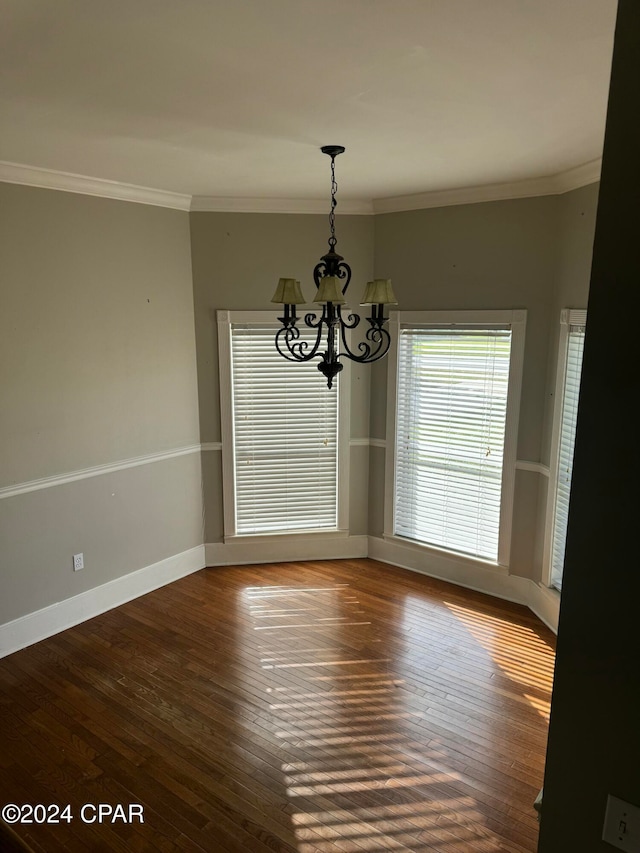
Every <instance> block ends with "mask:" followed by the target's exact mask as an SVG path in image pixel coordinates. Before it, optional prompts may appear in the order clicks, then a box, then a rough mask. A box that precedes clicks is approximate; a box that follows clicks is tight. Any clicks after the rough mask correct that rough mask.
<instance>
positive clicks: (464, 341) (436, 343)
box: [394, 327, 511, 562]
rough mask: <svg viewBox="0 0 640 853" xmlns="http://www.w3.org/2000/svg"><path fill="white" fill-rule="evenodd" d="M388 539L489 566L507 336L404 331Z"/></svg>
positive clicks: (496, 511) (495, 531)
mask: <svg viewBox="0 0 640 853" xmlns="http://www.w3.org/2000/svg"><path fill="white" fill-rule="evenodd" d="M398 347H399V348H398V402H397V414H396V478H395V502H394V531H395V533H396V534H397V535H399V536H404V537H407V538H409V539H414V540H417V541H420V542H423V543H425V544H431V545H435V546H437V547H441V548H445V549H448V550H452V551H457V552H461V553H464V554H468V555H472V556H476V557H481V558H483V559H487V560H492V561H494V562H497V559H498V537H499V528H500V503H501V488H502V467H503V453H504V439H505V424H506V411H507V391H508V385H509V362H510V352H511V331H510V329H509V328H490V329H477V328H476V329H473V328H459V327H450V328H446V329H443V328H440V329H438V328H411V329H410V328H404V329H401V332H400V339H399V345H398Z"/></svg>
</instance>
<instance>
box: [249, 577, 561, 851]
mask: <svg viewBox="0 0 640 853" xmlns="http://www.w3.org/2000/svg"><path fill="white" fill-rule="evenodd" d="M246 597H247V602H248V605H249V608H250V611H251V614H252V616H253V620H254V622H253V624H254V629H255V631H256V636H257V637H258V638H259V640H258V657H259V666H260V668H261V669H262V670H263V671H268V672H269V673H270V675H269V677H270V678H271V679H272V681H271V683H270V686H269V687H268V688H267V697H268V701H269V710H270V713H271V719H272V723H273V732H274V734H275V735H276V736H277V737H278V738H279V739H280V740H281V742H282V746H283V749H284V750H285V751H286V752H287V754H288V755H289V756H290V760H289V761H286V762H283V764H282V772H283V777H284V783H285V785H286V788H287V793H288V796H289V799H290V804H289V806H288V807H287V812H288V813H289V815H290V818H291V821H292V824H293V827H294V829H295V834H296V839H297V842H298V851H299V853H332V851H353V853H363V851H369V853H383V851H389V850H399V851H418V850H419V851H429V850H433V851H438V853H440V851H442V853H445V851H446V853H467V851H474V853H497V851H505V850H507V849H509V848H508V847H506V846H505V841H504V838H503V837H501V836H500V833H499V831H498V830H499V829H500V826H499V821H500V820H503V821H504V819H505V818H504V816H502V817H500V816H499V815H497V816H496V820H495V821H494V823H493V825H487V823H488V822H487V818H486V815H485V814H484V813H483V812H481V811H480V810H479V808H478V803H477V801H476V799H475V798H474V797H473V796H472V795H470V794H468V793H466V792H463V791H461V790H460V789H461V788H462V789H465V790H466V789H469V788H470V783H469V780H468V778H467V776H466V775H465V773H464V772H463V770H464V768H458V769H456V766H455V761H454V760H452V757H451V754H450V752H449V751H448V750H447V749H444V748H442V746H441V745H440V742H439V739H438V737H436V736H434V735H433V733H432V732H430V730H429V728H428V726H427V723H431V722H432V721H433V720H434V719H435V721H436V723H438V711H437V710H436V709H434V708H432V707H431V704H430V701H429V696H428V693H427V695H425V696H420V695H418V696H417V698H416V693H415V692H412V691H411V690H407V689H406V687H407V685H406V684H405V680H404V679H401V678H394V677H392V676H391V675H390V671H389V664H390V663H391V662H392V660H393V659H392V658H391V657H389V656H388V652H389V650H388V649H385V648H383V647H382V646H381V645H380V642H379V638H377V637H376V636H375V628H374V626H373V624H372V622H371V621H370V620H368V619H366V618H362V617H363V612H362V609H361V608H360V605H359V602H358V599H357V597H356V596H354V595H353V592H352V590H351V589H350V587H349V586H348V585H347V584H335V585H327V586H326V587H319V586H315V587H309V588H304V587H300V588H298V587H295V586H291V587H285V586H279V587H253V588H250V589H248V590H247V591H246ZM410 605H411V603H410ZM447 607H448V608H449V609H450V611H451V612H452V613H453V614H454V615H455V617H456V619H458V620H459V622H460V624H461V625H463V626H464V628H465V629H466V630H468V631H469V633H470V634H471V636H472V637H473V638H474V639H475V641H476V642H477V643H478V644H479V654H480V655H481V657H482V658H483V657H485V656H487V655H489V656H490V657H491V658H492V659H493V660H494V661H495V662H496V663H498V664H499V666H500V667H501V668H503V670H504V672H505V674H506V675H507V676H508V677H509V678H512V679H514V680H517V681H518V682H519V683H522V685H523V687H525V688H526V691H525V692H523V693H522V697H523V701H525V702H527V703H530V704H531V705H532V706H533V707H534V708H536V709H537V710H538V711H539V712H540V713H543V714H544V713H545V712H546V710H548V703H547V704H545V701H547V700H545V696H546V692H545V691H547V690H548V688H549V686H550V672H547V671H540V670H539V669H538V668H536V667H535V666H531V668H530V669H528V668H527V664H526V660H527V642H528V641H529V640H531V642H532V644H535V642H536V641H538V642H540V641H539V640H538V638H537V637H535V636H532V637H529V635H528V633H527V632H528V629H526V628H521V627H520V626H518V625H513V624H511V623H508V622H501V620H499V619H497V618H496V619H493V618H492V617H486V616H484V615H478V614H475V613H474V612H473V611H471V610H466V609H465V608H463V607H460V606H458V605H456V604H451V603H450V604H448V605H447ZM413 609H414V610H416V604H415V602H414V603H413ZM419 609H420V607H419V606H418V607H417V610H418V611H419ZM439 618H442V616H439ZM413 620H414V617H413V616H412V617H410V624H409V626H408V627H407V626H406V625H405V626H404V627H405V628H406V629H407V630H406V631H405V632H404V634H403V637H399V640H398V643H399V648H402V641H403V639H406V638H407V637H409V638H411V634H412V632H413V633H416V631H417V629H416V624H417V623H416V624H414V622H413ZM343 629H348V630H347V631H344V630H343ZM311 638H313V639H311ZM310 640H311V641H310ZM443 642H444V643H446V637H445V638H444V639H443ZM415 643H416V644H417V643H418V641H417V639H416V641H415ZM512 644H513V648H512ZM514 649H515V650H514ZM385 652H387V654H386V655H385ZM521 652H522V655H523V657H521V656H520V653H521ZM418 653H419V648H412V647H411V643H409V646H408V647H407V655H408V658H411V656H412V655H416V654H418ZM479 659H480V658H479ZM550 660H551V662H552V657H551V658H550ZM516 664H517V665H516ZM472 665H473V664H472V663H471V666H472ZM422 692H423V693H424V692H425V691H424V690H422ZM418 693H419V691H418ZM436 730H437V725H436ZM505 760H508V757H506V758H505ZM485 812H486V809H485ZM518 849H523V848H518Z"/></svg>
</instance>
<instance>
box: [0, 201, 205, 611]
mask: <svg viewBox="0 0 640 853" xmlns="http://www.w3.org/2000/svg"><path fill="white" fill-rule="evenodd" d="M0 263H1V264H2V271H1V274H0V275H1V278H0V282H1V284H0V296H1V306H0V387H1V388H2V396H1V403H0V405H1V409H0V413H1V414H0V488H6V487H11V486H16V485H19V484H23V483H26V482H29V481H33V480H38V479H41V478H46V477H57V476H63V475H67V474H73V472H78V471H79V470H82V469H86V468H89V467H93V466H99V465H108V464H112V463H118V462H121V461H123V460H127V459H132V458H134V457H139V456H145V455H148V454H154V453H162V452H166V451H171V450H174V449H176V448H180V447H185V446H189V445H193V444H197V443H198V442H199V425H198V401H197V385H196V361H195V343H194V330H193V295H192V282H191V260H190V245H189V219H188V214H187V213H184V212H179V211H172V210H166V209H162V208H157V207H151V206H147V205H141V204H131V203H127V202H120V201H113V200H107V199H100V198H92V197H89V196H82V195H76V194H72V193H66V192H55V191H50V190H43V189H36V188H33V187H22V186H16V185H12V184H0ZM201 515H202V513H201V483H200V459H199V454H193V455H188V456H182V457H177V458H174V459H168V460H164V461H161V462H157V463H153V464H147V465H141V466H139V467H135V468H128V469H126V470H121V471H117V472H113V473H110V474H108V475H103V476H98V477H92V478H89V479H83V480H77V481H75V482H71V483H66V484H64V485H54V486H52V487H50V488H44V489H39V490H37V491H32V492H29V493H27V494H22V495H16V496H13V497H4V498H2V499H0V542H1V550H0V560H1V572H2V574H1V583H2V596H0V623H2V622H5V621H9V620H11V619H14V618H16V617H18V616H21V615H23V614H25V613H27V612H30V611H33V610H36V609H38V608H40V607H44V606H46V605H48V604H52V603H54V602H57V601H60V600H62V599H64V598H67V597H69V596H72V595H75V594H77V593H80V592H83V591H85V590H86V589H89V588H91V587H95V586H98V585H100V584H101V583H104V582H105V581H109V580H112V579H114V578H116V577H119V576H121V575H124V574H127V573H128V572H131V571H133V570H136V569H140V568H142V567H144V566H146V565H150V564H152V563H154V562H157V561H158V560H161V559H163V558H165V557H169V556H172V555H174V554H177V553H179V552H181V551H184V550H187V549H188V548H191V547H194V546H196V545H199V544H201V542H202V521H201ZM77 552H83V553H84V557H85V566H86V567H85V569H84V571H82V572H77V573H74V572H73V571H72V555H73V554H74V553H77Z"/></svg>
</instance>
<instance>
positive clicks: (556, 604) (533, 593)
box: [527, 581, 560, 634]
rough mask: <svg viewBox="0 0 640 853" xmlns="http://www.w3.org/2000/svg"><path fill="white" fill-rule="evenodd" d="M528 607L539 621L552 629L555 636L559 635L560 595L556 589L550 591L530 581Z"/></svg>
mask: <svg viewBox="0 0 640 853" xmlns="http://www.w3.org/2000/svg"><path fill="white" fill-rule="evenodd" d="M529 583H530V584H531V588H530V590H529V601H528V602H527V605H528V607H529V608H530V609H531V610H533V612H534V613H535V614H536V616H537V617H538V619H541V620H542V621H543V622H544V624H545V625H546V626H547V627H548V628H551V630H552V631H553V633H554V634H557V633H558V616H559V615H560V593H559V592H556V590H555V589H549V588H548V587H546V586H543V585H542V584H539V583H536V582H535V581H529Z"/></svg>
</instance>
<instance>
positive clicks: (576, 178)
mask: <svg viewBox="0 0 640 853" xmlns="http://www.w3.org/2000/svg"><path fill="white" fill-rule="evenodd" d="M601 172H602V157H600V158H598V159H597V160H590V161H589V162H588V163H583V164H582V166H576V167H575V168H573V169H568V170H567V171H566V172H560V173H559V174H558V175H554V178H553V180H554V183H555V184H556V186H557V187H558V190H557V194H558V195H562V194H563V193H568V192H570V191H571V190H577V189H579V188H580V187H586V186H588V185H589V184H595V183H597V182H598V181H599V180H600V174H601Z"/></svg>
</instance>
